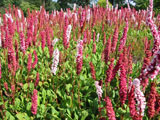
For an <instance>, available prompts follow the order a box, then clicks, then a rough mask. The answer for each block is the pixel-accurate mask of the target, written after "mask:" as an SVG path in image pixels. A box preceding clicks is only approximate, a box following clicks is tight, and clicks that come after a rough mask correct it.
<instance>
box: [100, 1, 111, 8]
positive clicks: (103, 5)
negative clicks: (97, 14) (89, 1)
mask: <svg viewBox="0 0 160 120" xmlns="http://www.w3.org/2000/svg"><path fill="white" fill-rule="evenodd" d="M108 3H109V6H112V4H111V3H110V2H108ZM98 5H99V6H101V7H104V8H105V7H106V0H98Z"/></svg>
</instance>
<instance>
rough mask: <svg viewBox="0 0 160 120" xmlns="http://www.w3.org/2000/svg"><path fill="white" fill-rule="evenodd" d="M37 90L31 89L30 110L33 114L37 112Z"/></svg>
mask: <svg viewBox="0 0 160 120" xmlns="http://www.w3.org/2000/svg"><path fill="white" fill-rule="evenodd" d="M37 94H38V91H37V90H36V89H34V90H33V95H32V106H31V112H32V114H33V115H36V114H37V99H38V95H37Z"/></svg>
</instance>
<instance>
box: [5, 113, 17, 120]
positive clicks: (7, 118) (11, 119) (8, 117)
mask: <svg viewBox="0 0 160 120" xmlns="http://www.w3.org/2000/svg"><path fill="white" fill-rule="evenodd" d="M5 120H15V118H14V116H13V115H12V114H11V113H10V112H9V111H7V112H6V118H5Z"/></svg>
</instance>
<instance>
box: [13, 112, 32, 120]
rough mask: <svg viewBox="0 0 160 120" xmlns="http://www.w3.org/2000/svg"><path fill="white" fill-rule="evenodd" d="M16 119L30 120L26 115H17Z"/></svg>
mask: <svg viewBox="0 0 160 120" xmlns="http://www.w3.org/2000/svg"><path fill="white" fill-rule="evenodd" d="M16 117H17V118H18V120H30V118H29V117H28V115H27V114H26V113H18V114H16Z"/></svg>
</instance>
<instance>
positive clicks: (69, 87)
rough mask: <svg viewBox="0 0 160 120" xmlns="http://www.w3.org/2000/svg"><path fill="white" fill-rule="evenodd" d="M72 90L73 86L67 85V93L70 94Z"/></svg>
mask: <svg viewBox="0 0 160 120" xmlns="http://www.w3.org/2000/svg"><path fill="white" fill-rule="evenodd" d="M71 88H72V85H71V84H67V85H66V90H67V92H70V89H71Z"/></svg>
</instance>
